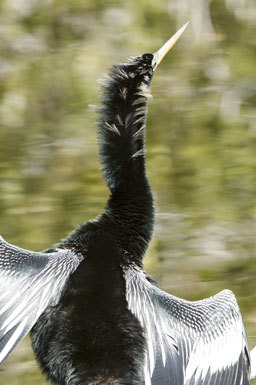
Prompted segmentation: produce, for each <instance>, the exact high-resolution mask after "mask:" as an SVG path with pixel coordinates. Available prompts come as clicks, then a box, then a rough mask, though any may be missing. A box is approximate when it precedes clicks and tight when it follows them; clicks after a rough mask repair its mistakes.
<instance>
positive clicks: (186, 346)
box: [0, 54, 250, 385]
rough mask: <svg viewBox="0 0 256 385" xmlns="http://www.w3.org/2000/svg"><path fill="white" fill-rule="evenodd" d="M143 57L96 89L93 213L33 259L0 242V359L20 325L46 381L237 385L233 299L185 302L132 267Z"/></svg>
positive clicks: (138, 227)
mask: <svg viewBox="0 0 256 385" xmlns="http://www.w3.org/2000/svg"><path fill="white" fill-rule="evenodd" d="M154 59H155V58H154V56H153V55H151V54H145V55H143V56H139V57H137V58H134V59H131V60H130V61H129V62H128V63H127V64H124V65H120V66H116V67H113V69H112V71H111V73H110V76H109V78H108V79H107V80H106V82H105V85H104V89H103V97H102V106H101V109H100V124H99V138H100V155H101V161H102V164H103V169H104V176H105V180H106V182H107V184H108V186H109V189H110V193H111V194H110V198H109V200H108V202H107V205H106V208H105V210H104V212H103V213H102V214H101V215H100V216H99V217H98V218H97V219H95V220H93V221H89V222H86V223H84V224H82V225H81V226H79V227H78V228H77V229H76V230H75V231H73V232H72V233H71V234H70V235H69V236H68V237H67V238H66V239H64V240H63V241H62V242H60V243H59V244H58V245H56V246H55V247H53V248H52V249H49V250H47V251H45V252H44V253H33V252H28V251H25V250H22V249H19V248H17V247H15V246H12V245H9V244H8V243H6V242H5V241H4V240H3V239H1V241H0V289H1V291H0V361H3V360H4V359H5V358H6V357H7V356H8V354H9V353H10V352H11V350H12V349H13V348H14V346H15V345H16V344H17V343H18V342H19V341H20V340H21V339H22V338H23V337H24V336H25V335H26V334H27V333H28V332H29V330H31V329H32V330H31V337H32V346H33V349H34V352H35V355H36V358H37V360H38V361H39V364H40V366H41V368H42V370H43V372H44V373H45V374H46V375H47V376H48V378H49V379H50V380H51V381H52V382H53V383H54V384H56V385H82V384H83V385H89V384H90V385H97V384H109V385H110V384H113V385H114V384H119V385H222V384H223V385H248V384H249V377H250V358H249V357H250V353H249V349H248V345H247V340H246V336H245V333H244V328H243V322H242V319H241V315H240V312H239V309H238V305H237V303H236V300H235V297H234V295H233V294H232V293H231V292H229V291H224V292H222V293H219V294H218V295H217V296H215V297H212V298H209V299H206V300H203V301H198V302H188V301H185V300H181V299H178V298H176V297H173V296H170V295H168V294H166V293H164V292H162V291H161V290H160V289H158V288H157V287H156V286H155V284H154V282H153V281H152V279H151V278H150V277H148V276H147V275H146V273H145V272H144V270H143V262H142V261H143V256H144V254H145V252H146V250H147V247H148V244H149V242H150V239H151V236H152V232H153V226H154V206H153V198H152V193H151V189H150V185H149V182H148V180H147V177H146V172H145V151H144V147H145V122H146V111H147V99H148V97H149V96H150V84H151V80H152V77H153V69H154ZM4 290H5V291H4ZM18 291H19V292H18ZM17 293H18V294H17Z"/></svg>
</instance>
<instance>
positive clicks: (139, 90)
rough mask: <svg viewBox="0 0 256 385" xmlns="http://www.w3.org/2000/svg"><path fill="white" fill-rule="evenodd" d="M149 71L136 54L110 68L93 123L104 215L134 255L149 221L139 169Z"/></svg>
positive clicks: (146, 188) (143, 243) (140, 250)
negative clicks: (105, 193) (106, 194)
mask: <svg viewBox="0 0 256 385" xmlns="http://www.w3.org/2000/svg"><path fill="white" fill-rule="evenodd" d="M136 60H137V61H136ZM152 75H153V72H152V69H151V67H149V66H147V67H145V66H143V65H140V63H139V58H138V59H135V60H134V61H133V62H131V63H128V64H127V65H122V66H119V67H113V69H112V72H111V73H110V77H109V78H108V80H107V81H106V83H105V86H104V89H103V98H102V108H101V119H100V127H99V137H100V155H101V162H102V164H103V170H104V177H105V179H106V182H107V184H108V186H109V188H110V191H111V196H110V198H109V201H108V204H107V207H106V210H105V214H106V215H107V216H108V217H111V220H112V221H113V222H114V224H115V225H116V226H117V229H118V232H119V235H120V239H121V244H122V247H123V248H124V249H125V250H126V251H127V252H128V253H129V254H131V255H133V257H134V258H136V259H137V260H139V259H142V257H143V254H144V252H145V251H146V248H147V246H148V243H149V241H150V239H151V235H152V231H153V224H154V210H153V198H152V193H151V189H150V185H149V183H148V180H147V177H146V172H145V123H146V110H147V99H148V97H149V96H150V92H149V86H150V83H151V80H152ZM103 217H104V214H103Z"/></svg>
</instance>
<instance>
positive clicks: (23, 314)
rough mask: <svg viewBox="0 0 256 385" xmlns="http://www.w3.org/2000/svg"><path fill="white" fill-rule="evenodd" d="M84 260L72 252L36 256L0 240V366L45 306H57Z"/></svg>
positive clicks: (38, 254)
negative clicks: (68, 280) (73, 274)
mask: <svg viewBox="0 0 256 385" xmlns="http://www.w3.org/2000/svg"><path fill="white" fill-rule="evenodd" d="M82 259H83V257H82V256H81V255H78V254H76V253H74V251H72V250H68V249H67V250H64V249H63V250H61V249H60V250H59V251H56V252H53V253H49V254H48V253H36V252H32V251H28V250H23V249H20V248H19V247H16V246H13V245H10V244H9V243H7V242H5V241H4V239H3V238H2V237H0V363H1V362H3V360H5V359H6V357H7V356H8V355H9V354H10V352H11V351H12V350H13V349H14V347H15V346H16V345H17V344H18V343H19V342H20V341H21V340H22V339H23V338H24V337H25V335H26V334H27V333H28V332H29V331H30V330H31V328H32V327H33V325H34V324H35V323H36V321H37V320H38V318H39V317H40V315H41V314H42V313H43V312H44V310H45V309H46V308H47V307H48V306H53V305H55V304H56V303H57V302H58V299H59V298H60V296H61V293H62V291H63V288H64V286H65V283H66V281H67V279H68V277H69V275H70V274H71V273H72V272H73V271H75V270H76V268H77V267H78V265H79V263H80V262H81V261H82Z"/></svg>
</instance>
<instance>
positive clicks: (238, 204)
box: [0, 0, 256, 385]
mask: <svg viewBox="0 0 256 385" xmlns="http://www.w3.org/2000/svg"><path fill="white" fill-rule="evenodd" d="M196 3H197V6H196V7H195V1H194V0H193V1H192V0H182V1H179V2H173V1H172V2H171V1H170V2H169V5H168V4H167V2H166V3H165V4H163V3H160V2H159V1H157V0H152V1H150V2H142V1H141V2H138V1H135V0H132V1H130V2H129V4H128V5H127V4H126V5H123V3H121V2H118V1H104V2H103V1H101V0H97V1H94V2H91V1H88V2H84V3H81V2H79V1H70V2H66V1H64V0H63V1H62V0H61V1H59V2H58V5H56V4H55V3H54V2H52V1H48V0H47V1H45V2H42V1H39V0H36V1H21V0H19V1H15V2H9V1H8V0H4V1H2V2H1V5H0V9H1V12H0V25H1V29H0V35H1V39H0V55H1V60H0V98H1V104H0V178H1V184H0V215H1V222H0V233H1V234H2V235H3V236H4V237H5V238H6V239H7V240H8V241H10V242H12V243H15V244H18V245H20V246H22V247H25V248H30V249H34V250H41V249H44V248H46V247H48V246H49V245H51V244H52V243H54V242H56V241H58V240H59V239H60V238H62V237H63V236H65V235H66V234H67V233H68V232H69V231H70V230H72V229H73V228H74V227H75V226H76V225H77V224H78V223H81V222H82V221H83V220H85V219H89V218H93V217H94V216H96V215H97V214H98V213H99V212H100V210H101V209H102V208H103V207H104V203H105V200H106V197H107V194H108V192H107V189H106V187H105V185H104V182H103V180H102V176H101V172H100V170H99V168H100V165H99V162H98V158H97V139H96V125H95V112H94V110H93V109H92V108H90V107H89V105H91V104H92V105H95V104H97V103H98V89H99V86H98V84H97V83H96V80H97V78H99V77H101V76H102V75H101V74H102V73H103V72H106V71H107V68H108V67H109V66H110V65H111V64H112V63H113V62H118V61H123V60H125V58H126V57H127V56H129V55H131V54H132V55H136V54H139V53H141V52H145V51H155V50H156V49H157V48H158V47H160V45H161V44H162V43H163V42H164V41H166V39H167V38H168V37H169V36H170V35H171V34H172V32H174V31H175V30H176V29H177V26H178V27H179V26H180V25H182V24H184V22H186V21H187V20H190V21H191V23H190V29H189V30H188V31H187V33H186V34H185V35H184V37H183V38H182V41H180V42H179V43H178V45H177V46H176V47H175V49H174V51H173V53H172V55H169V56H168V57H167V58H166V59H165V60H164V61H163V63H161V68H159V70H158V73H157V74H156V76H155V79H154V82H153V85H152V93H153V95H154V100H153V102H151V103H150V106H149V107H150V113H149V119H148V132H147V148H148V151H147V165H148V174H149V177H150V180H151V182H152V186H153V190H154V192H155V198H156V207H157V212H158V216H157V224H156V231H155V237H154V240H153V242H152V244H151V248H150V250H149V252H148V256H147V259H146V266H147V268H148V270H149V271H150V273H151V274H153V275H154V276H156V278H157V279H158V280H159V281H160V283H161V287H163V288H164V289H165V290H167V291H169V292H171V293H173V294H176V295H179V296H183V297H185V298H188V299H198V298H201V297H203V296H209V295H212V294H214V293H216V292H217V291H219V290H221V289H223V288H230V289H232V290H233V291H234V292H235V294H236V295H237V298H238V301H239V304H240V306H241V309H242V311H243V316H244V319H245V323H246V327H247V331H248V336H249V342H250V344H251V345H253V344H256V323H255V320H256V311H255V299H256V298H255V296H256V294H255V284H254V281H255V273H256V262H255V260H256V259H255V255H256V250H255V235H256V219H255V213H256V194H255V190H256V172H255V171H256V159H255V150H256V119H255V118H256V112H255V111H256V110H255V105H256V76H255V60H256V50H255V29H256V22H255V20H256V19H255V17H253V15H255V12H256V6H255V4H254V2H252V1H250V0H247V1H244V0H243V1H237V2H232V1H228V0H226V1H224V0H221V1H218V2H217V1H215V2H214V1H197V2H196ZM6 383H8V384H10V385H19V384H30V383H31V384H34V385H35V384H38V385H39V384H40V385H42V384H44V383H45V379H44V378H42V377H41V375H40V373H39V371H38V369H37V366H36V364H35V362H34V361H33V355H32V352H31V350H30V348H29V340H28V339H26V340H25V341H24V342H23V343H22V344H21V345H19V347H18V348H17V349H16V350H15V352H14V353H13V354H12V355H11V356H10V358H9V360H8V361H7V362H6V363H5V364H4V365H3V366H2V369H1V375H0V385H3V384H6Z"/></svg>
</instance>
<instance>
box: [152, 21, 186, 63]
mask: <svg viewBox="0 0 256 385" xmlns="http://www.w3.org/2000/svg"><path fill="white" fill-rule="evenodd" d="M188 24H189V21H188V22H187V23H186V24H184V25H183V27H181V28H180V29H179V30H178V31H177V32H176V33H175V34H174V35H173V36H172V37H171V38H170V39H169V40H167V42H166V43H164V45H163V46H162V47H161V48H160V49H159V50H158V51H157V52H155V53H154V54H153V56H154V58H153V62H152V65H153V70H155V69H156V67H157V66H158V64H159V63H160V62H161V61H162V59H163V58H164V57H165V55H166V54H167V53H168V52H169V51H170V49H172V47H173V46H174V45H175V44H176V42H177V41H178V39H179V38H180V36H181V35H182V34H183V32H184V31H185V29H186V28H187V26H188Z"/></svg>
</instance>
